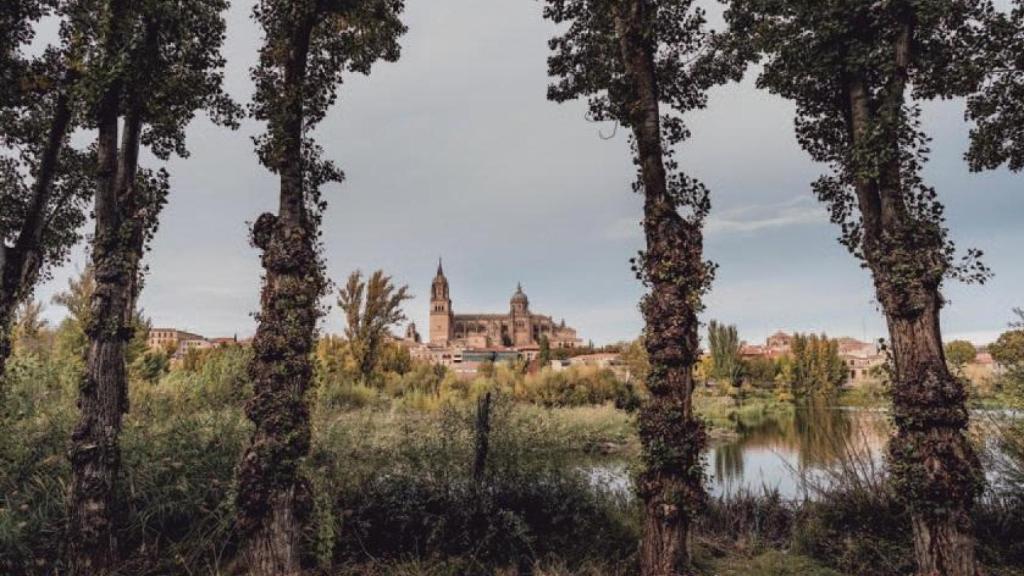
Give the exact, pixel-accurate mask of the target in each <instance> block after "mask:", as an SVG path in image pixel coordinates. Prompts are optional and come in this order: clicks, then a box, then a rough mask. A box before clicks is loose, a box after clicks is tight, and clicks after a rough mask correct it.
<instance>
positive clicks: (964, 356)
mask: <svg viewBox="0 0 1024 576" xmlns="http://www.w3.org/2000/svg"><path fill="white" fill-rule="evenodd" d="M945 352H946V361H947V362H949V365H950V366H952V367H953V369H954V370H956V372H957V374H960V373H962V372H963V370H964V366H967V365H968V364H970V363H971V362H974V357H975V356H977V355H978V349H977V348H975V347H974V344H971V343H970V342H968V341H966V340H953V341H951V342H946V349H945Z"/></svg>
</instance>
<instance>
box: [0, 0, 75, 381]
mask: <svg viewBox="0 0 1024 576" xmlns="http://www.w3.org/2000/svg"><path fill="white" fill-rule="evenodd" d="M76 6H77V2H75V1H71V0H9V2H5V5H4V8H3V10H2V11H0V147H2V148H3V149H4V150H5V151H6V152H10V154H4V155H3V156H2V157H0V206H3V210H2V211H0V377H2V376H3V373H4V367H5V365H6V361H7V357H8V356H9V355H10V352H11V340H10V329H11V322H12V320H13V318H14V315H15V311H16V309H17V306H18V304H19V303H21V302H23V301H24V300H26V299H27V298H29V297H30V296H31V294H32V292H33V290H34V289H35V286H36V284H37V283H38V282H39V280H40V279H41V278H45V277H47V275H48V272H49V270H50V269H51V268H52V267H53V266H54V265H57V264H60V263H61V262H63V261H64V260H65V259H66V258H67V255H68V251H69V249H70V248H71V246H73V245H74V244H75V243H76V242H77V241H78V240H79V238H80V235H79V228H80V227H81V225H82V223H83V222H84V221H85V215H86V203H87V201H88V198H89V197H90V195H91V193H92V187H91V174H90V172H89V170H88V169H87V166H88V157H89V155H88V154H86V153H83V152H81V151H78V150H75V149H73V148H71V147H70V146H69V144H68V140H69V137H70V134H71V133H72V132H74V130H75V129H76V128H77V127H78V126H79V125H80V122H81V115H80V113H79V112H78V109H79V108H80V106H79V103H78V99H77V98H76V91H77V90H78V89H79V88H80V82H81V77H82V61H81V59H82V53H83V48H84V46H83V42H82V41H81V40H80V38H81V37H82V34H81V30H79V29H78V27H77V26H75V25H73V24H72V22H70V21H69V19H68V18H67V16H68V13H69V12H70V11H72V10H74V9H75V8H76ZM44 18H58V19H61V29H60V31H61V40H60V41H59V42H58V43H57V44H50V45H47V46H45V47H44V49H43V50H42V51H41V53H40V54H39V55H38V56H28V55H26V54H25V52H24V49H25V48H26V47H28V46H29V44H30V43H31V42H32V40H33V38H34V30H33V29H34V26H35V25H36V24H37V23H38V22H39V21H40V20H42V19H44Z"/></svg>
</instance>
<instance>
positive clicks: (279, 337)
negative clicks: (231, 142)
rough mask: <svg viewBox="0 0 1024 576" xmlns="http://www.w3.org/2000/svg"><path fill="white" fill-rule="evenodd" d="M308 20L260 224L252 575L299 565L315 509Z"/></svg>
mask: <svg viewBox="0 0 1024 576" xmlns="http://www.w3.org/2000/svg"><path fill="white" fill-rule="evenodd" d="M312 26H313V21H312V19H311V18H309V19H307V20H306V22H305V23H300V24H297V25H296V29H295V31H294V32H293V34H292V35H291V36H290V38H289V46H288V56H287V61H286V63H285V84H284V85H285V87H286V90H287V91H288V93H287V94H285V95H284V98H283V101H284V103H285V105H284V110H281V111H280V112H279V113H280V114H281V116H280V117H279V118H280V120H279V122H280V126H279V130H280V132H279V137H280V144H279V145H280V150H279V152H278V153H279V154H280V161H279V164H278V170H279V173H280V207H279V213H278V215H277V216H275V215H273V214H270V213H266V214H263V215H261V216H260V217H259V219H258V220H257V221H256V223H255V225H254V226H253V230H252V240H253V243H254V245H255V246H256V247H258V248H259V249H260V250H262V251H263V255H262V264H263V270H264V278H263V289H262V295H261V299H260V307H261V310H260V313H259V317H258V319H259V327H258V328H257V330H256V336H255V339H254V340H253V353H254V354H253V358H252V361H251V362H250V364H249V368H248V371H249V377H250V378H251V380H252V383H253V394H254V395H253V397H252V399H251V400H250V401H249V403H248V405H247V406H246V413H247V415H248V417H249V419H250V420H252V422H253V423H254V424H255V425H256V429H255V431H254V432H253V435H252V438H251V441H250V444H249V447H248V449H247V450H246V452H245V454H244V456H243V458H242V462H241V465H240V468H239V472H238V484H239V486H238V526H239V530H240V533H241V536H242V539H243V549H242V558H241V560H242V562H243V564H244V567H245V570H246V573H247V574H253V575H266V576H270V575H287V574H297V573H298V572H299V570H300V560H301V558H300V556H301V554H300V535H301V527H302V524H303V521H302V520H303V517H304V516H305V514H306V512H307V511H308V506H309V499H308V488H307V486H306V483H305V482H304V481H303V479H302V478H301V477H300V471H299V466H300V464H301V462H302V459H303V458H304V457H305V456H306V454H307V453H308V451H309V444H310V425H309V408H308V406H307V404H306V391H307V390H308V388H309V384H310V381H311V378H312V374H313V364H312V357H311V354H312V351H313V344H314V336H315V331H316V322H317V319H318V317H319V315H320V312H319V303H318V301H319V298H320V296H321V294H322V293H323V289H324V280H323V273H322V270H321V263H320V259H319V255H318V253H317V250H316V228H315V223H314V222H313V221H312V219H311V218H310V217H309V215H308V214H307V206H306V195H305V189H304V186H305V183H304V172H303V157H302V129H303V121H304V114H303V102H302V86H303V85H304V82H305V81H306V78H305V72H306V52H307V50H308V48H309V38H310V32H311V29H312Z"/></svg>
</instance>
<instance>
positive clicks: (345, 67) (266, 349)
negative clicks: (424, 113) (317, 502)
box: [238, 0, 405, 575]
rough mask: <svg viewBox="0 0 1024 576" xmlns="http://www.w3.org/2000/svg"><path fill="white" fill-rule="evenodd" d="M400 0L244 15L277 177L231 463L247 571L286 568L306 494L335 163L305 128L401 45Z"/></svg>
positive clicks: (268, 159) (265, 220) (305, 2)
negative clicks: (323, 245) (252, 31)
mask: <svg viewBox="0 0 1024 576" xmlns="http://www.w3.org/2000/svg"><path fill="white" fill-rule="evenodd" d="M403 7H404V5H403V0H260V2H259V3H258V4H257V5H256V7H255V8H254V10H253V15H254V17H255V19H256V20H257V21H258V22H259V24H260V25H261V26H262V27H263V32H264V44H263V46H262V47H261V49H260V54H259V62H258V64H257V65H256V67H255V68H254V69H253V70H252V77H253V79H254V80H255V82H256V94H255V97H254V102H253V104H252V108H251V112H252V115H253V116H254V117H255V118H256V119H257V120H262V121H265V122H266V123H267V131H266V133H264V134H263V135H262V136H260V137H259V138H257V140H256V149H257V153H258V155H259V159H260V162H261V163H262V164H263V165H264V166H266V167H267V169H269V170H270V171H271V172H274V173H275V174H277V175H278V177H279V182H280V205H279V208H278V213H277V214H271V213H265V214H262V215H261V216H260V217H259V218H258V219H257V220H256V222H255V224H254V225H253V228H252V242H253V244H254V245H255V246H256V247H257V248H259V249H260V250H262V252H263V255H262V263H263V270H264V276H263V290H262V297H261V311H260V313H259V316H258V320H259V327H258V329H257V331H256V337H255V339H254V341H253V359H252V361H251V363H250V365H249V375H250V377H251V379H252V382H253V388H254V396H253V398H252V399H251V400H250V402H249V403H248V405H247V407H246V412H247V414H248V416H249V418H250V419H251V420H252V421H253V423H255V425H256V430H255V431H254V432H253V435H252V439H251V441H250V444H249V447H248V449H247V450H246V452H245V454H244V456H243V457H242V462H241V464H240V467H239V472H238V483H239V490H238V527H239V530H240V532H241V537H242V553H241V562H242V563H243V565H244V566H245V569H246V570H247V573H248V574H257V575H261V574H265V575H271V574H273V575H281V574H295V573H297V572H298V571H299V569H300V561H301V558H300V550H299V539H300V533H301V530H300V528H301V525H302V516H303V513H304V506H303V505H304V504H305V503H307V502H308V498H306V496H307V489H306V486H305V483H304V482H303V481H302V480H301V478H300V477H299V465H300V463H301V461H302V459H303V457H305V455H306V454H307V452H308V451H309V441H310V429H309V409H308V407H307V405H306V398H305V395H306V391H307V389H308V388H309V383H310V379H311V376H312V359H311V353H312V351H313V341H314V336H315V330H316V322H317V319H318V318H319V317H320V315H321V309H320V306H319V299H320V297H321V296H323V295H324V292H325V290H326V286H327V282H326V280H325V277H324V270H323V262H322V260H321V258H320V253H319V251H320V246H319V240H318V239H319V234H320V231H319V226H320V220H321V215H322V213H323V210H324V207H325V206H324V202H323V200H322V199H321V195H320V189H321V187H322V186H323V185H325V184H327V183H329V182H339V181H341V179H342V174H341V172H340V170H338V168H337V167H336V166H335V165H334V164H332V163H331V162H330V161H326V160H324V159H323V158H322V153H321V149H320V147H319V146H317V144H316V143H315V142H314V140H313V139H312V132H313V130H314V129H315V127H316V125H317V124H318V123H319V122H320V121H321V120H323V118H324V116H325V115H326V113H327V110H328V108H329V107H330V106H331V104H333V103H334V101H335V99H336V98H337V89H338V85H339V84H340V83H341V81H342V79H343V76H344V75H345V74H347V73H356V72H357V73H362V74H368V73H369V71H370V66H371V65H372V64H373V63H374V62H375V61H377V60H381V59H383V60H386V61H394V60H397V59H398V56H399V45H398V38H399V37H400V36H401V35H402V34H403V33H404V32H405V26H404V25H403V24H402V22H401V20H399V15H400V14H401V12H402V10H403Z"/></svg>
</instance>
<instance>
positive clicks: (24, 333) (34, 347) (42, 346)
mask: <svg viewBox="0 0 1024 576" xmlns="http://www.w3.org/2000/svg"><path fill="white" fill-rule="evenodd" d="M42 313H43V303H42V302H38V301H36V300H27V301H25V302H24V303H22V305H21V306H19V307H18V314H17V317H16V318H15V324H14V331H13V335H12V338H11V339H12V340H13V342H14V349H15V350H18V351H20V352H27V353H29V354H35V355H37V356H38V355H42V354H44V353H46V352H48V351H49V349H50V342H49V338H48V326H49V323H48V322H47V321H46V319H44V318H43V317H42Z"/></svg>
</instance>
